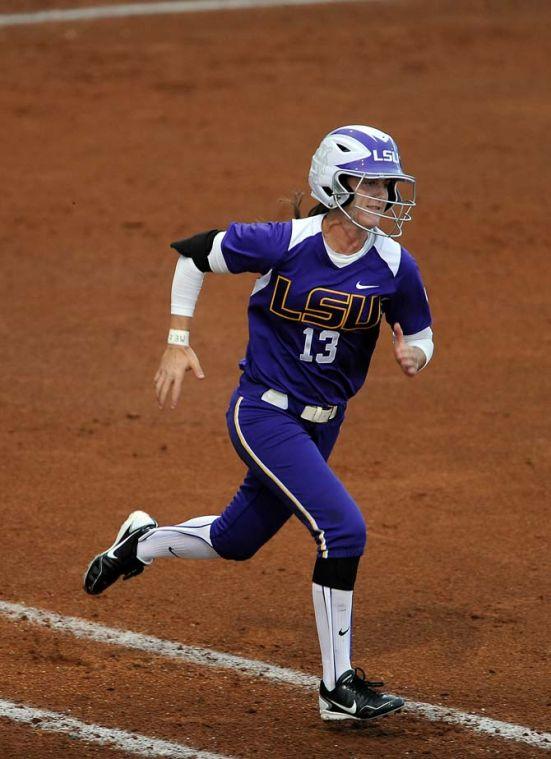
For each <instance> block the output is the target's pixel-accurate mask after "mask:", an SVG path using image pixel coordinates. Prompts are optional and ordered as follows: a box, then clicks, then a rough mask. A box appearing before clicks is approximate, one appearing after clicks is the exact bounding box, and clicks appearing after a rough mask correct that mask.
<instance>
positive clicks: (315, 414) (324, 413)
mask: <svg viewBox="0 0 551 759" xmlns="http://www.w3.org/2000/svg"><path fill="white" fill-rule="evenodd" d="M336 415H337V407H336V406H332V407H331V408H322V407H321V406H305V407H304V409H303V411H302V414H301V415H300V417H301V419H306V421H308V422H315V423H316V424H325V422H328V421H329V420H330V419H334V418H335V416H336Z"/></svg>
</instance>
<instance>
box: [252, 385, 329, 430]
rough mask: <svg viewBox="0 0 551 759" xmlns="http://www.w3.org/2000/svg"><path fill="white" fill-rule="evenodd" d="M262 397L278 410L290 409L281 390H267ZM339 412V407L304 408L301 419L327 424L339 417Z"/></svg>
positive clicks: (287, 400)
mask: <svg viewBox="0 0 551 759" xmlns="http://www.w3.org/2000/svg"><path fill="white" fill-rule="evenodd" d="M261 397H262V400H263V401H266V403H270V404H271V405H272V406H277V408H280V409H283V410H284V411H286V410H287V409H288V408H289V398H288V397H287V395H286V394H285V393H280V392H279V390H271V389H270V390H266V392H265V393H263V394H262V396H261ZM337 410H338V406H329V408H323V406H304V408H303V409H302V412H301V414H300V418H301V419H306V421H307V422H316V423H317V424H325V422H328V421H329V420H330V419H334V418H335V417H336V416H337Z"/></svg>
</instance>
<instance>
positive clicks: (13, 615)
mask: <svg viewBox="0 0 551 759" xmlns="http://www.w3.org/2000/svg"><path fill="white" fill-rule="evenodd" d="M0 614H2V615H3V616H5V617H7V618H8V619H12V620H23V621H26V622H30V623H32V624H36V625H41V626H43V627H48V628H50V629H52V630H59V631H61V632H64V633H71V634H72V635H74V636H75V637H77V638H87V639H89V640H94V641H96V642H99V643H107V644H109V645H114V646H123V647H125V648H134V649H138V650H140V651H147V652H148V653H151V654H157V655H159V656H166V657H168V658H170V659H179V660H180V661H184V662H187V663H190V664H197V665H200V666H208V667H215V668H218V669H220V668H223V669H231V670H234V671H237V672H241V673H242V674H244V675H249V676H254V677H263V678H266V679H268V680H272V681H275V682H279V683H282V684H285V685H295V686H299V687H302V688H307V689H309V690H313V689H317V688H318V686H319V679H318V678H316V677H312V676H311V675H307V674H305V673H304V672H298V671H297V670H294V669H287V668H286V667H278V666H276V665H274V664H269V663H268V662H263V661H258V660H256V659H246V658H244V657H242V656H235V655H233V654H225V653H222V652H220V651H215V650H213V649H210V648H199V647H197V646H186V645H184V644H181V643H176V642H174V641H170V640H163V639H162V638H156V637H154V636H153V635H142V634H141V633H134V632H131V631H129V630H119V629H117V628H116V627H107V626H106V625H101V624H98V623H96V622H88V621H87V620H85V619H80V618H79V617H65V616H63V615H61V614H56V613H55V612H51V611H45V610H44V609H36V608H33V607H31V606H25V605H23V604H17V603H12V602H9V601H0ZM406 710H407V711H408V712H410V713H411V714H413V715H415V716H418V717H423V718H425V719H428V720H431V721H432V722H448V723H451V724H457V725H461V726H462V727H464V728H466V729H468V730H472V731H474V732H476V733H481V734H484V735H490V736H492V737H498V738H504V739H508V740H513V741H518V742H519V743H525V744H528V745H530V746H534V747H535V748H540V749H551V733H541V732H537V731H536V730H531V729H530V728H528V727H524V726H523V725H515V724H511V723H509V722H501V721H499V720H495V719H490V718H489V717H481V716H480V715H478V714H470V713H469V712H463V711H460V710H459V709H451V708H448V707H445V706H438V705H435V704H427V703H424V702H422V701H408V702H407V704H406Z"/></svg>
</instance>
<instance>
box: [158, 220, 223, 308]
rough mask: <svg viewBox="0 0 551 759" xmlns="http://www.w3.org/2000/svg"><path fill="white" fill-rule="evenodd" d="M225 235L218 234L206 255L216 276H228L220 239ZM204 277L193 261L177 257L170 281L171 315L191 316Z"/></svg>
mask: <svg viewBox="0 0 551 759" xmlns="http://www.w3.org/2000/svg"><path fill="white" fill-rule="evenodd" d="M225 234H226V233H225V232H218V234H217V235H216V236H215V238H214V240H213V243H212V250H211V252H210V253H209V255H208V262H209V266H210V268H211V271H213V272H216V273H218V274H229V269H228V267H227V266H226V261H225V259H224V254H223V253H222V238H223V237H224V235H225ZM204 277H205V273H204V272H202V271H200V270H199V269H198V268H197V267H196V266H195V264H194V263H193V259H191V258H186V257H185V256H178V261H177V262H176V270H175V272H174V279H173V280H172V299H171V306H170V313H171V314H174V315H175V316H193V314H194V312H195V305H196V303H197V298H198V297H199V293H200V292H201V287H202V286H203V279H204Z"/></svg>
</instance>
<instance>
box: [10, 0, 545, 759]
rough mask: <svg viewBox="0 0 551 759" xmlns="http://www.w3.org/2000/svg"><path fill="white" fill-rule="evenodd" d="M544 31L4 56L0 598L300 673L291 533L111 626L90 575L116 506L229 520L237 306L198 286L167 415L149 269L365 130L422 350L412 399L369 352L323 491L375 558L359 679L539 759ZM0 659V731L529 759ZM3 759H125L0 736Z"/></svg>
mask: <svg viewBox="0 0 551 759" xmlns="http://www.w3.org/2000/svg"><path fill="white" fill-rule="evenodd" d="M77 4H78V3H70V5H71V6H74V5H77ZM89 4H90V3H89V2H82V3H81V5H83V6H84V5H89ZM50 5H51V6H52V5H54V6H55V7H62V6H63V5H65V6H68V5H69V3H61V4H59V3H55V4H54V3H51V4H50ZM45 7H48V4H47V3H46V4H43V3H38V2H31V0H26V2H21V3H19V2H15V0H13V2H9V1H8V0H6V1H5V2H4V3H3V4H2V12H4V13H7V12H14V11H20V10H33V9H38V8H41V9H42V8H45ZM550 23H551V7H550V6H549V5H548V4H545V3H543V2H535V1H534V2H530V1H528V2H492V1H491V2H487V3H479V2H476V3H475V2H472V3H469V2H462V1H461V2H452V1H451V0H450V1H449V2H423V1H421V0H419V1H417V0H414V2H402V3H400V2H398V3H388V4H383V3H377V4H372V3H366V4H354V5H350V6H346V5H340V6H336V7H330V6H329V7H326V6H323V7H310V8H304V9H301V8H279V9H270V10H250V11H233V12H220V13H218V12H217V13H204V14H201V13H200V14H189V15H182V16H160V17H149V18H146V19H145V18H128V19H123V20H109V21H98V22H94V23H89V22H86V23H67V24H48V25H44V26H40V25H38V26H29V27H24V28H9V29H4V30H0V103H1V107H2V112H3V113H4V117H3V123H4V137H3V140H2V143H3V158H2V166H3V202H2V204H1V207H0V214H1V219H2V230H1V233H0V234H1V237H2V241H1V242H2V247H1V250H2V273H3V276H2V278H1V279H0V295H1V298H2V304H3V309H2V316H1V317H0V337H1V338H2V370H3V371H2V375H3V383H2V391H1V395H0V405H1V412H2V425H1V428H0V473H1V474H0V477H1V493H2V527H3V529H2V537H3V540H2V550H1V554H0V568H1V577H2V591H1V594H0V595H1V598H2V599H4V600H9V601H18V602H21V603H25V604H28V605H32V606H38V607H42V608H47V609H51V610H55V611H58V612H60V613H62V614H70V615H75V616H79V617H83V618H86V619H91V620H94V621H99V622H103V623H105V624H107V625H111V626H116V627H121V628H125V629H131V630H135V631H139V632H146V633H149V634H151V635H156V636H159V637H163V638H168V639H171V640H177V641H181V642H183V643H186V644H192V645H200V646H209V647H211V648H214V649H217V650H220V651H227V652H231V653H237V654H242V655H244V656H248V657H250V658H255V659H262V660H266V661H270V662H273V663H275V664H279V665H281V666H287V667H293V668H295V669H299V670H302V671H304V672H307V673H311V674H316V673H318V672H319V653H318V647H317V640H316V633H315V626H314V619H313V613H312V612H311V601H310V573H311V567H312V563H313V559H314V546H313V543H312V541H311V538H310V537H309V535H308V534H306V531H304V529H303V528H302V527H301V526H300V525H299V524H298V522H297V523H291V524H289V525H287V526H286V527H285V528H284V529H283V530H282V531H281V533H280V534H279V535H278V536H277V537H276V538H275V539H274V540H273V541H272V542H271V543H270V544H269V545H267V546H266V547H265V548H264V549H263V550H262V551H261V552H260V553H259V554H258V555H257V556H256V557H255V558H254V559H252V560H251V561H250V562H247V563H243V564H237V563H224V562H222V561H220V562H213V563H209V564H207V563H203V562H197V563H191V562H190V563H184V562H176V561H174V562H171V561H166V562H162V561H159V562H157V563H156V565H155V566H154V567H152V568H151V570H148V571H147V572H146V574H145V575H144V576H143V578H140V579H138V580H135V581H133V582H132V583H131V584H127V583H124V584H123V583H121V584H120V585H117V586H115V587H114V588H113V589H112V590H111V591H110V592H109V593H107V594H106V595H105V597H103V596H102V597H100V598H89V597H86V596H85V595H84V594H83V592H82V591H81V574H82V571H83V569H84V567H85V565H86V562H87V561H88V559H89V557H90V556H91V555H92V554H93V553H94V552H95V551H96V550H97V549H98V548H99V547H102V546H104V545H106V544H107V543H108V542H109V541H110V540H111V539H112V537H113V534H114V531H116V527H117V525H118V524H119V523H120V521H122V519H123V518H124V516H125V515H126V513H127V512H128V510H129V508H130V507H135V506H136V505H139V506H141V507H143V508H145V509H146V510H148V511H150V512H151V513H153V514H155V516H156V517H157V518H158V519H159V521H160V522H161V523H173V522H175V521H183V520H184V519H186V518H189V517H191V516H194V515H197V514H216V513H219V512H220V510H221V509H222V508H223V507H224V505H225V504H226V502H227V501H228V500H229V498H230V497H231V496H232V494H233V492H234V490H235V488H236V487H237V485H238V484H239V482H240V480H241V478H242V476H243V473H244V470H243V466H242V464H241V462H240V461H239V460H238V459H237V457H236V456H235V454H234V452H233V449H232V448H231V445H230V443H229V440H228V439H227V435H226V429H225V423H224V412H225V409H226V405H227V402H228V399H229V396H230V394H231V391H232V389H233V387H234V385H235V383H236V380H237V375H238V370H237V361H238V359H239V358H240V357H241V356H242V354H243V351H244V346H245V344H246V315H245V311H246V300H247V296H248V293H249V291H250V288H251V285H252V281H253V278H252V277H248V276H243V277H216V276H215V275H211V277H209V278H207V279H208V281H207V282H206V285H205V288H204V290H203V293H202V296H201V300H200V303H199V306H198V309H197V316H196V320H195V325H194V331H193V342H194V344H195V347H196V350H197V352H198V354H199V356H200V358H201V361H202V364H203V368H204V369H205V372H206V375H207V377H206V379H205V380H204V382H202V383H199V382H195V381H194V380H193V379H191V378H188V379H186V386H185V399H184V402H183V403H182V405H181V407H180V408H179V409H178V410H177V411H176V412H174V413H160V412H159V411H158V409H157V407H156V405H155V403H154V397H153V387H152V377H153V374H154V372H155V369H156V366H157V362H158V359H159V357H160V354H161V351H162V349H163V342H164V340H165V333H166V328H167V324H168V310H169V290H170V282H171V276H172V271H173V267H174V262H175V257H174V254H173V253H172V252H170V251H169V249H168V243H169V242H170V241H171V240H173V239H176V238H178V237H181V236H183V235H185V234H186V233H191V232H193V231H200V230H203V229H208V228H212V227H220V228H223V227H224V225H226V224H227V223H228V222H230V221H231V220H235V219H239V220H243V221H249V220H254V219H283V218H285V217H286V216H287V215H288V210H287V209H286V208H285V207H284V206H283V205H282V204H281V203H280V202H279V199H280V198H281V197H283V196H285V195H288V194H290V193H291V192H292V191H294V190H301V189H304V190H305V189H306V175H307V171H308V167H309V160H310V156H311V153H312V151H313V149H314V148H315V147H316V145H317V142H318V140H319V138H320V137H321V136H322V135H323V134H324V133H325V132H326V131H328V130H329V129H331V128H333V127H335V126H336V125H339V124H342V123H362V122H363V123H371V124H374V125H377V126H379V127H380V128H382V129H385V130H387V131H390V132H391V133H392V134H393V135H394V136H395V137H396V139H397V140H398V142H399V144H400V146H401V150H402V155H403V158H404V162H405V166H406V168H407V170H408V171H410V172H411V173H413V174H414V175H416V177H417V180H418V202H419V205H418V208H417V209H416V213H415V221H414V223H413V224H412V225H411V228H408V229H407V230H406V235H405V237H404V245H406V247H408V249H410V250H411V251H412V252H413V253H414V255H415V256H416V257H417V258H418V260H419V262H420V264H421V268H422V271H423V274H424V278H425V280H426V283H427V286H428V289H429V297H430V300H431V306H432V309H433V314H434V330H435V338H436V346H437V350H436V354H435V358H434V361H433V364H432V365H431V366H430V368H429V369H428V370H427V371H426V372H425V373H423V374H422V375H421V376H419V377H418V378H416V379H415V380H414V381H413V382H410V381H408V380H406V378H404V377H403V376H401V374H400V373H399V371H398V370H397V368H396V367H395V365H394V364H393V360H392V355H391V354H392V352H391V350H390V337H389V335H388V334H387V333H386V330H383V332H384V334H382V335H381V339H380V341H379V342H380V345H379V348H378V351H377V353H376V356H375V360H374V364H373V367H372V370H371V372H370V376H369V379H368V381H367V384H366V387H365V389H364V390H363V391H362V393H361V394H360V395H359V396H358V397H357V398H356V399H354V401H353V402H352V403H351V404H350V409H349V412H348V416H347V421H346V423H345V425H344V429H343V433H342V436H341V440H340V442H339V444H338V446H337V449H336V452H335V454H334V456H333V459H332V463H333V466H334V469H335V470H336V472H337V474H338V475H339V476H340V477H341V478H342V479H343V481H344V482H345V484H346V485H347V487H348V488H349V490H350V492H351V493H352V495H353V496H354V497H355V498H356V499H357V501H358V502H359V503H360V504H361V506H362V508H363V510H364V513H365V515H366V518H367V521H368V526H369V529H370V538H369V545H368V551H367V554H366V557H365V558H364V560H363V564H362V565H361V567H360V574H359V580H358V584H357V595H356V601H355V656H354V659H355V661H356V663H358V664H361V665H362V666H365V668H366V669H367V670H368V672H369V674H370V675H371V676H382V677H383V678H384V679H385V680H386V682H387V684H388V686H389V689H390V690H392V691H393V692H396V693H400V694H403V695H404V696H405V697H409V698H411V699H414V700H420V701H421V700H422V701H428V702H431V703H435V704H445V705H449V706H453V707H456V708H459V709H462V710H466V711H473V712H476V713H477V714H481V715H486V716H488V717H493V718H495V719H499V720H505V721H508V722H512V723H516V724H521V725H526V726H528V727H531V728H533V729H537V730H545V729H549V719H548V712H549V706H550V703H551V695H550V694H549V678H548V677H545V669H546V667H547V671H548V666H549V662H548V660H546V652H547V651H548V643H547V644H546V643H545V640H544V638H545V636H544V631H545V630H546V627H547V628H548V626H549V611H548V603H549V572H548V567H546V559H547V558H548V545H549V543H548V539H549V535H548V519H549V516H548V510H547V511H546V508H547V509H548V507H546V499H547V504H548V502H549V494H548V487H549V464H550V456H549V423H548V418H549V413H548V411H547V412H546V410H545V409H546V406H547V409H548V408H549V385H550V380H549V376H550V370H551V365H550V364H551V362H550V358H549V355H550V338H549V331H550V324H551V312H550V309H549V297H548V292H549V291H548V285H546V279H547V281H548V275H549V273H550V264H549V255H548V249H549V244H550V242H551V240H550V233H549V224H548V209H549V201H548V196H547V191H548V188H549V180H550V178H551V177H550V169H549V165H550V164H549V156H548V152H549V146H548V129H549V121H550V117H551V104H550V101H549V98H548V93H547V91H546V82H548V81H549V78H550V76H551V64H550V61H549V58H548V57H546V55H545V47H546V42H547V40H546V36H545V35H546V31H545V30H546V29H547V28H549V24H550ZM0 629H1V632H2V643H1V646H0V662H1V671H2V685H1V687H0V698H5V699H11V700H14V701H18V700H19V701H22V702H24V703H29V704H33V705H35V706H37V707H38V708H42V709H55V710H58V711H63V712H69V711H70V713H71V715H72V716H74V717H75V718H78V719H81V720H85V721H89V722H96V723H99V724H105V725H111V726H116V727H120V728H121V729H125V730H137V731H139V732H141V733H147V734H149V735H155V736H157V737H159V738H165V739H166V740H175V741H178V740H186V741H189V742H190V744H191V745H193V746H195V747H197V748H203V749H206V750H211V751H217V752H219V753H222V754H228V755H231V756H238V757H250V756H258V757H285V758H287V757H289V758H290V757H298V756H301V757H318V756H320V757H321V756H334V757H337V756H339V757H340V756H343V757H398V756H400V757H401V756H406V755H407V756H433V757H441V756H444V755H449V756H453V757H463V756H478V755H486V754H489V755H493V754H498V753H501V754H502V755H505V756H507V757H517V756H518V757H528V756H534V755H536V753H539V752H538V751H537V750H536V749H534V748H530V747H528V746H524V745H522V744H520V743H519V744H517V743H511V742H507V743H506V742H504V741H503V740H502V739H500V738H499V737H488V736H486V737H479V736H476V735H474V734H473V733H471V732H469V731H468V730H465V729H462V728H459V727H451V726H449V725H442V724H431V723H429V722H426V721H424V720H420V719H416V718H414V717H412V716H411V715H408V714H406V713H404V714H401V715H398V716H396V717H395V718H393V719H392V720H390V719H389V720H386V721H384V722H383V723H381V724H380V725H373V726H370V727H369V728H367V729H365V730H344V729H338V730H335V729H329V728H327V727H326V726H324V725H322V724H320V722H319V719H318V717H317V705H316V698H315V696H311V697H310V696H308V697H306V698H305V695H304V693H303V692H300V691H298V690H293V689H292V688H290V687H284V686H282V685H274V684H269V683H266V682H260V681H256V680H254V679H251V678H247V677H244V676H242V675H241V674H239V673H235V674H233V673H228V672H224V673H220V672H216V671H215V670H208V671H206V670H203V669H199V668H197V667H192V666H183V665H181V664H173V663H171V662H168V661H160V660H159V659H157V658H156V657H154V656H148V655H145V656H144V655H140V654H138V653H136V652H131V651H129V652H125V651H124V650H122V649H117V650H115V649H114V648H112V647H109V646H102V645H100V644H95V643H84V642H82V641H78V640H73V639H70V638H69V637H66V636H63V635H60V634H58V633H55V632H53V631H48V630H37V629H34V628H32V627H31V626H28V625H25V624H24V623H17V624H16V623H13V622H8V621H6V620H1V619H0ZM0 749H1V750H0V754H1V755H2V757H25V758H27V757H28V758H29V759H38V758H40V759H42V758H43V757H59V756H60V755H63V756H64V757H65V756H66V757H72V756H73V755H74V756H75V757H76V756H77V755H78V756H80V757H88V756H102V755H111V754H112V753H113V752H111V751H108V749H105V748H103V749H102V748H94V747H92V746H87V745H83V744H80V743H75V742H74V741H71V740H70V739H69V738H68V737H66V736H65V737H62V736H55V735H37V734H35V732H34V731H31V729H30V728H28V727H25V726H14V725H13V724H11V723H9V722H7V721H5V720H0ZM117 753H118V754H119V755H120V756H123V754H122V752H114V753H113V755H117Z"/></svg>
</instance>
